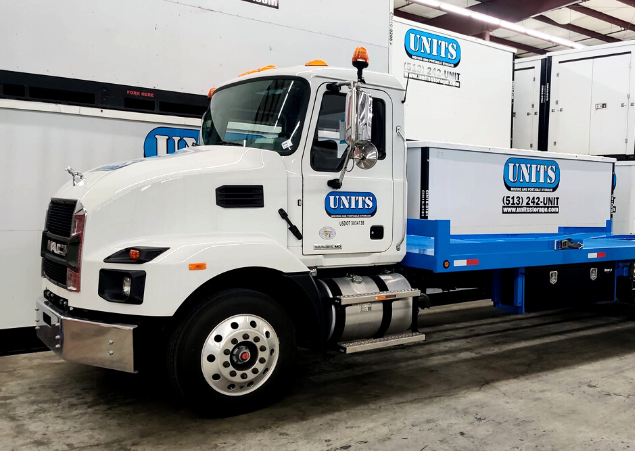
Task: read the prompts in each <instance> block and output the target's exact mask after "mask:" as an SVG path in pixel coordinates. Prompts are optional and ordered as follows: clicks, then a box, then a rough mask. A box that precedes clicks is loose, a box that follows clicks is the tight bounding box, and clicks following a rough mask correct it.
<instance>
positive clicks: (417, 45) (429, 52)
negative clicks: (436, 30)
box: [404, 28, 461, 67]
mask: <svg viewBox="0 0 635 451" xmlns="http://www.w3.org/2000/svg"><path fill="white" fill-rule="evenodd" d="M404 45H405V48H406V53H407V54H408V56H409V57H410V58H412V59H414V60H417V61H425V62H428V63H435V64H441V65H443V66H449V67H456V66H458V65H459V63H460V62H461V45H460V44H459V41H457V40H456V39H452V38H448V37H445V36H440V35H438V34H433V33H427V32H425V31H421V30H415V29H414V28H411V29H410V30H408V31H407V32H406V36H405V38H404Z"/></svg>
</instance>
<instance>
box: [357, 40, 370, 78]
mask: <svg viewBox="0 0 635 451" xmlns="http://www.w3.org/2000/svg"><path fill="white" fill-rule="evenodd" d="M368 61H369V60H368V51H367V50H366V49H365V48H364V47H357V48H356V49H355V51H354V52H353V67H355V68H356V69H357V81H359V82H362V83H366V82H365V81H364V76H363V75H362V72H363V71H364V69H366V68H367V67H368Z"/></svg>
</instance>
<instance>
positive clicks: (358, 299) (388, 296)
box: [333, 290, 421, 305]
mask: <svg viewBox="0 0 635 451" xmlns="http://www.w3.org/2000/svg"><path fill="white" fill-rule="evenodd" d="M419 295H421V290H394V291H377V292H374V293H364V294H348V295H342V296H335V297H334V298H333V300H334V301H335V303H336V304H339V305H354V304H364V303H366V302H377V301H394V300H397V299H405V298H412V297H417V296H419Z"/></svg>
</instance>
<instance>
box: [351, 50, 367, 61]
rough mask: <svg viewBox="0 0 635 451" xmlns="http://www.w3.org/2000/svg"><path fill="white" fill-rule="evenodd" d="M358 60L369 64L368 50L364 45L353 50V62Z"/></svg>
mask: <svg viewBox="0 0 635 451" xmlns="http://www.w3.org/2000/svg"><path fill="white" fill-rule="evenodd" d="M357 61H362V62H364V63H366V64H368V51H367V50H366V49H365V48H364V47H357V48H356V49H355V51H354V52H353V63H355V62H357Z"/></svg>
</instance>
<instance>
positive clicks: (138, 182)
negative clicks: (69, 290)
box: [55, 146, 287, 258]
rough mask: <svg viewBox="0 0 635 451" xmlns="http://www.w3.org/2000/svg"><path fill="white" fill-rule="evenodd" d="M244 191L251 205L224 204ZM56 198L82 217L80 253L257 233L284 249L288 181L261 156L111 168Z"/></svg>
mask: <svg viewBox="0 0 635 451" xmlns="http://www.w3.org/2000/svg"><path fill="white" fill-rule="evenodd" d="M220 188H222V189H220ZM245 188H246V189H248V190H250V191H249V194H247V196H253V197H248V198H247V201H246V202H245V201H243V202H245V203H244V204H239V205H236V204H232V205H228V204H227V201H226V196H227V195H228V194H227V193H228V192H229V193H230V194H229V196H231V195H232V194H231V193H234V194H235V193H236V190H238V191H240V190H241V189H245ZM240 196H241V197H239V199H244V198H245V197H244V195H240ZM55 197H58V198H64V199H78V200H79V201H80V202H81V203H82V205H83V207H84V209H85V210H86V215H87V218H86V226H85V227H86V229H85V242H84V246H85V247H84V251H85V252H93V251H96V252H102V251H100V250H99V249H102V250H103V249H106V248H113V249H114V248H117V246H118V245H119V244H121V243H124V242H135V240H141V239H145V238H148V237H150V236H159V235H162V236H165V235H174V234H180V235H183V234H190V235H195V234H198V235H202V234H210V233H225V234H226V233H234V234H235V233H261V234H266V235H269V236H271V237H275V238H274V239H276V240H277V241H280V242H281V243H284V244H285V245H286V236H287V235H286V234H287V232H286V226H285V224H284V222H281V219H280V217H279V215H278V209H279V208H286V206H287V173H286V169H285V166H284V162H283V160H282V157H281V156H280V155H279V154H278V153H276V152H272V151H268V150H262V149H254V148H246V147H230V146H206V147H197V148H196V150H187V151H184V152H179V153H177V154H173V155H167V156H163V157H152V158H146V159H142V160H133V161H126V162H121V163H115V164H111V165H107V166H103V167H100V168H96V169H93V170H91V171H89V172H87V173H85V174H84V180H82V181H81V182H80V183H78V184H77V185H76V186H73V184H72V183H68V184H67V185H65V186H64V187H63V188H62V189H60V191H58V193H57V194H56V196H55ZM249 202H252V203H249ZM230 207H231V208H230ZM113 246H114V247H113ZM103 252H106V255H109V254H108V252H110V251H105V250H104V251H103ZM102 258H103V257H102Z"/></svg>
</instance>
